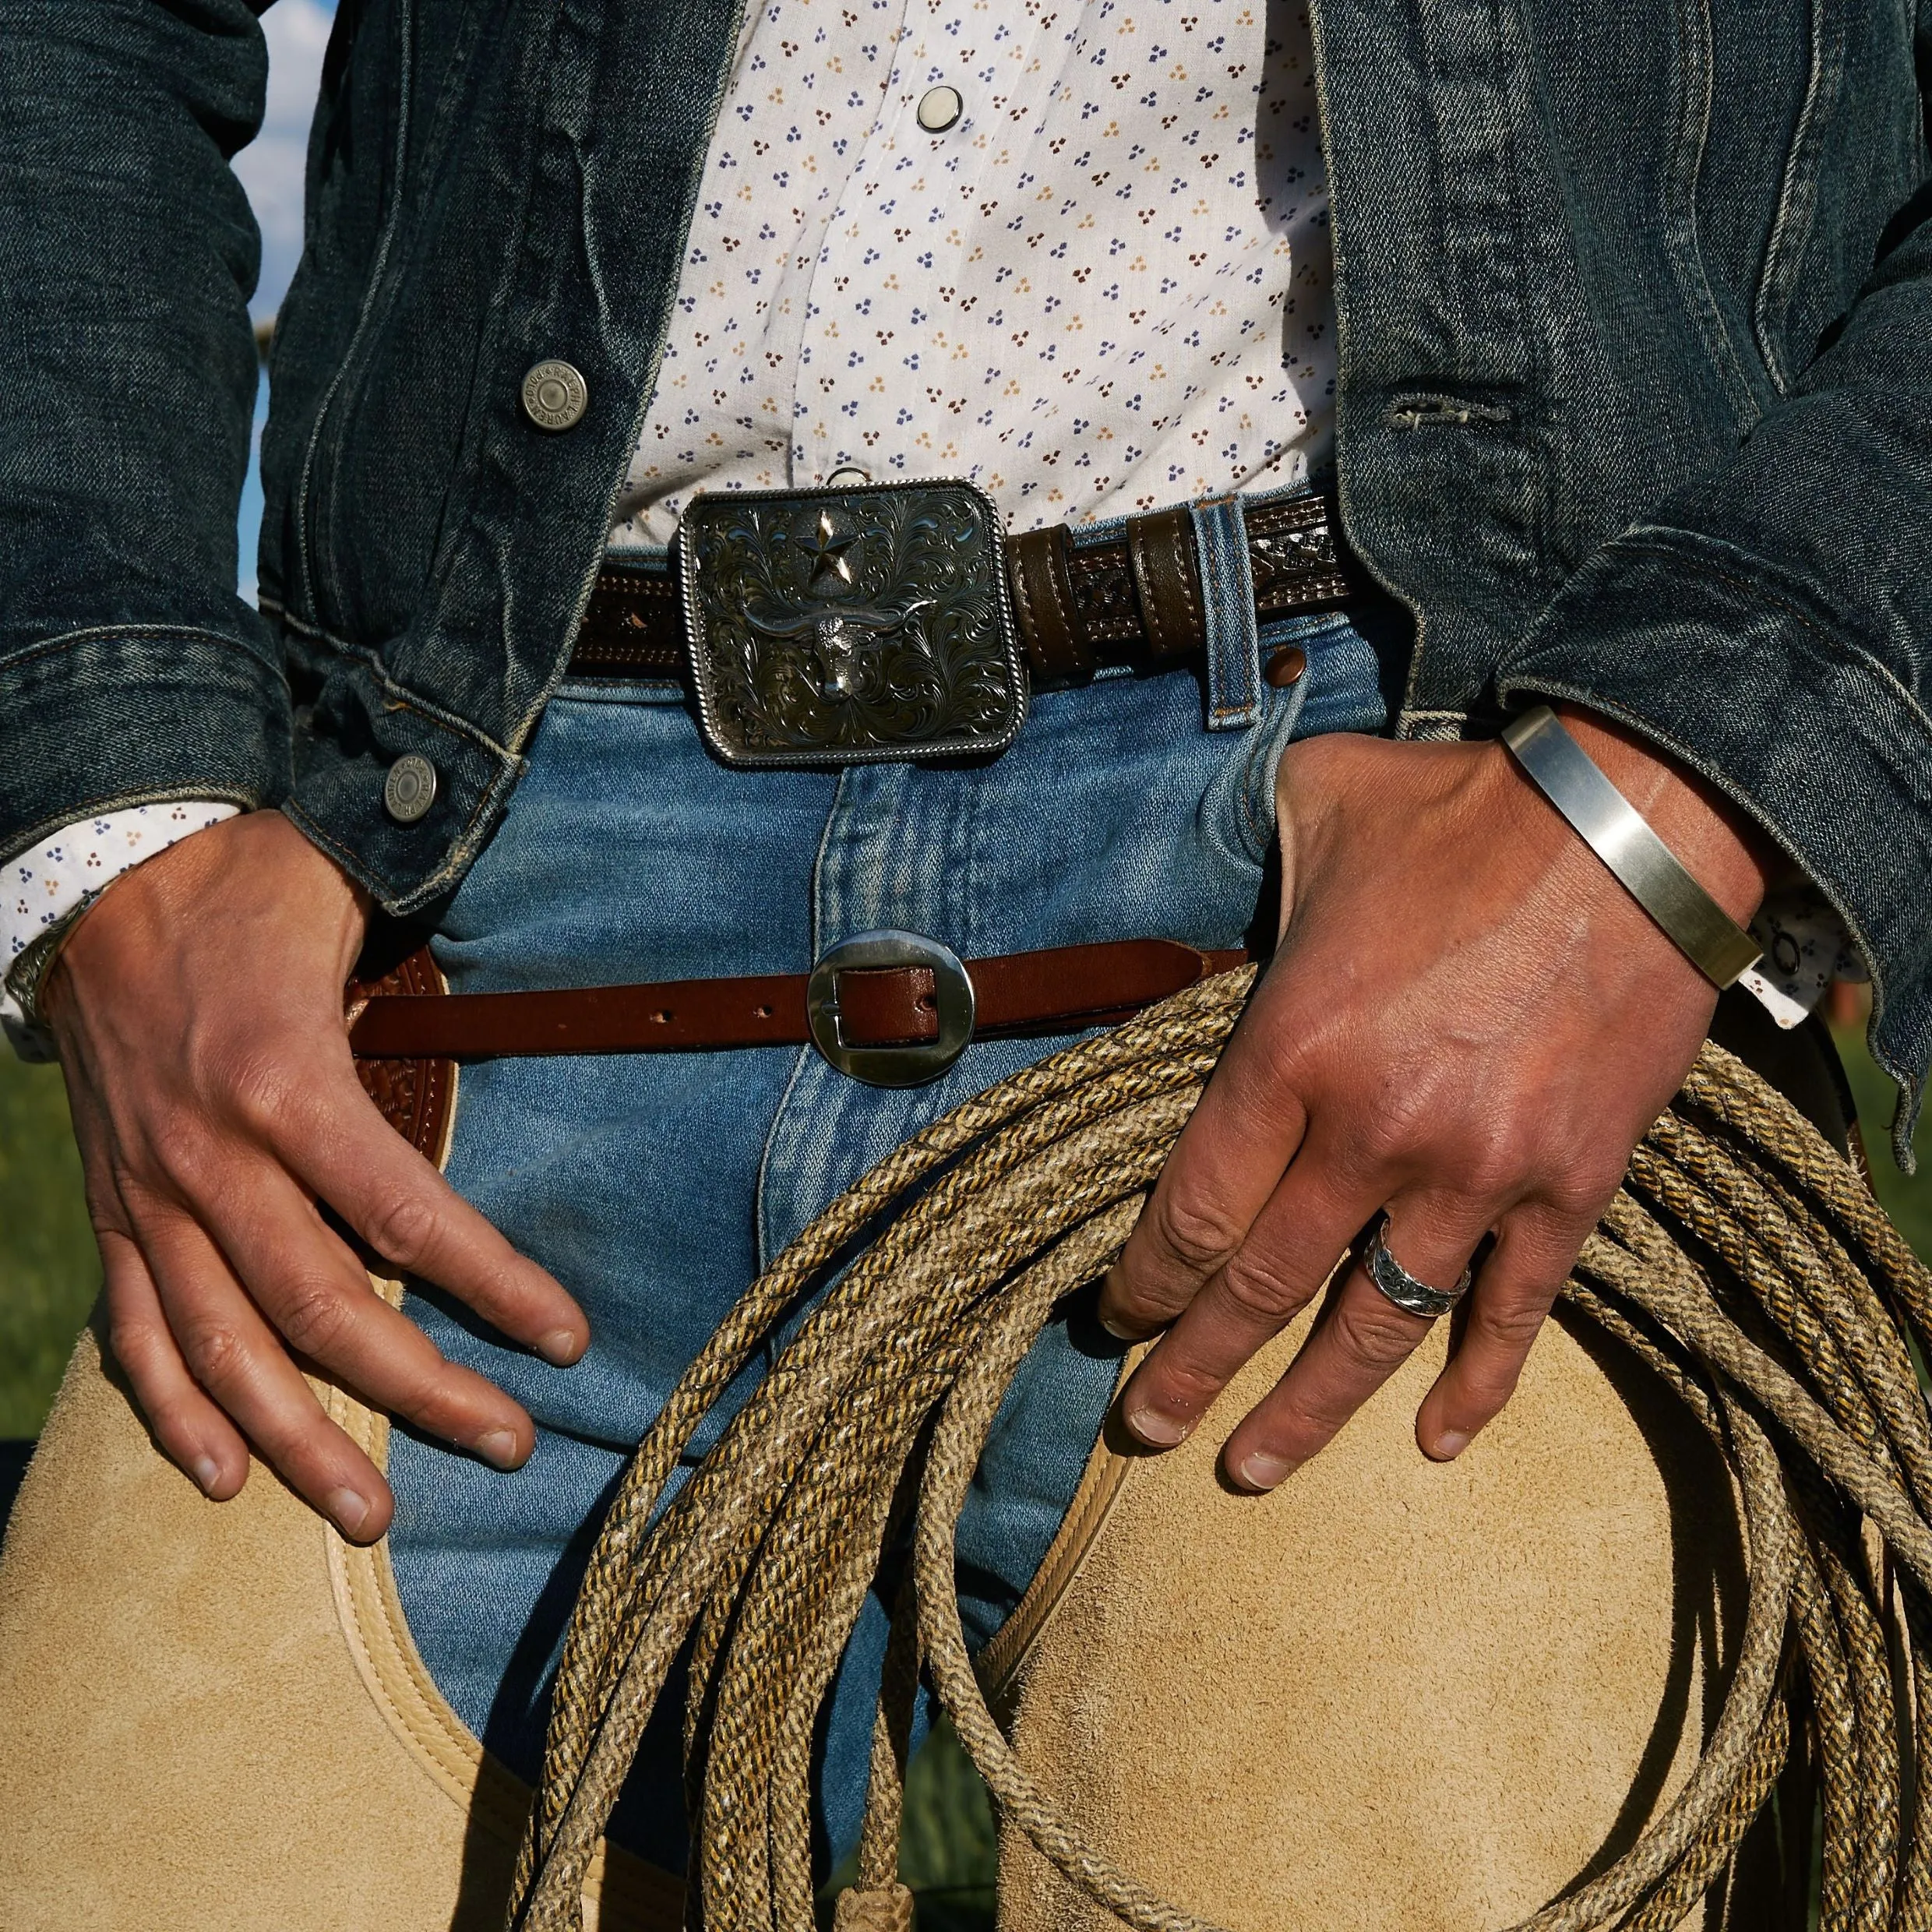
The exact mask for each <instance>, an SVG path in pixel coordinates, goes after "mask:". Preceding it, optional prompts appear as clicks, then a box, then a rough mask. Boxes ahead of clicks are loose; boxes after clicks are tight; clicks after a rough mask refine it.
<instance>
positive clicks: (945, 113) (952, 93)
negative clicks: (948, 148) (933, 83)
mask: <svg viewBox="0 0 1932 1932" xmlns="http://www.w3.org/2000/svg"><path fill="white" fill-rule="evenodd" d="M965 111H966V103H965V102H964V100H961V98H960V92H959V90H958V89H957V87H929V88H927V90H925V93H922V95H920V97H919V106H918V117H919V125H920V126H921V127H922V128H924V129H925V131H926V132H927V133H928V134H943V133H944V132H946V130H947V129H948V128H950V127H951V126H952V125H954V122H957V120H958V119H959V117H960V116H961V115H962V114H964V112H965Z"/></svg>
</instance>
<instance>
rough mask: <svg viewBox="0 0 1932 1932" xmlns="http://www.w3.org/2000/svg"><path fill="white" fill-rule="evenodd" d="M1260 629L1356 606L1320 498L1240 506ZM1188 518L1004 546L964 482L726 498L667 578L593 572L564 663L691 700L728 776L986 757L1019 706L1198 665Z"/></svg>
mask: <svg viewBox="0 0 1932 1932" xmlns="http://www.w3.org/2000/svg"><path fill="white" fill-rule="evenodd" d="M1241 521H1242V524H1243V526H1244V527H1245V537H1246V555H1245V563H1246V576H1247V578H1248V579H1249V580H1250V582H1251V586H1252V594H1253V609H1254V615H1255V617H1256V619H1257V621H1258V622H1262V623H1266V622H1269V621H1271V620H1272V619H1277V618H1282V617H1288V616H1292V615H1296V614H1298V613H1300V612H1310V611H1318V610H1323V609H1331V608H1339V607H1340V606H1341V605H1345V604H1346V603H1347V602H1348V601H1349V600H1350V598H1352V595H1354V594H1355V593H1356V589H1357V588H1358V586H1357V585H1356V583H1354V582H1352V578H1351V574H1350V567H1349V564H1348V562H1347V560H1346V559H1345V555H1344V553H1343V552H1342V550H1341V546H1340V545H1339V543H1338V539H1337V534H1336V519H1335V516H1334V508H1333V506H1332V504H1331V502H1330V500H1329V499H1328V498H1327V497H1326V496H1324V495H1318V494H1317V495H1302V496H1294V497H1285V498H1280V499H1274V500H1271V501H1267V502H1259V503H1256V504H1254V505H1253V506H1246V505H1244V506H1243V514H1242V518H1241ZM676 556H677V567H676V568H675V569H669V568H666V567H665V566H653V565H647V564H643V563H641V562H640V563H630V562H626V561H625V560H624V559H622V557H619V556H612V557H611V558H609V559H607V560H606V562H605V566H604V567H603V568H602V569H601V570H600V571H599V573H598V578H597V583H596V587H595V588H594V591H593V592H592V594H591V599H590V602H589V605H588V607H587V609H586V611H585V612H584V615H583V622H582V623H581V625H580V627H579V629H578V632H577V635H576V639H575V640H574V642H573V644H572V647H571V652H570V658H569V675H571V676H573V677H574V678H580V679H626V680H639V679H679V680H688V681H689V683H690V684H691V686H692V687H693V695H694V696H695V698H696V706H697V710H698V716H699V724H700V728H701V729H702V730H703V733H704V735H705V738H706V740H707V742H708V743H709V744H710V746H711V748H712V749H713V750H714V751H715V752H716V753H717V755H718V756H720V757H721V758H722V759H723V760H724V761H725V762H726V763H728V764H732V765H736V766H741V767H759V766H772V765H811V764H823V765H831V764H846V763H862V762H865V761H866V760H873V759H882V758H906V757H932V756H961V755H968V754H971V753H996V752H999V751H1001V750H1003V749H1005V748H1006V746H1007V745H1008V744H1010V742H1012V739H1013V738H1014V735H1015V734H1017V732H1018V730H1019V727H1020V723H1021V718H1022V717H1023V716H1024V711H1025V707H1026V693H1027V686H1028V682H1029V681H1030V682H1031V683H1034V684H1042V683H1059V682H1071V681H1077V680H1079V679H1084V678H1087V677H1090V676H1091V675H1093V674H1094V673H1095V672H1097V671H1101V670H1105V669H1109V668H1115V667H1126V668H1133V669H1137V670H1158V669H1165V668H1169V667H1174V666H1178V665H1183V664H1185V663H1186V662H1188V661H1190V660H1193V659H1195V658H1199V657H1200V655H1201V654H1202V653H1203V652H1204V650H1205V648H1206V645H1207V626H1208V617H1209V600H1208V594H1207V590H1206V588H1205V587H1204V581H1203V572H1202V568H1201V559H1200V539H1199V538H1198V536H1197V521H1196V517H1195V514H1194V513H1193V512H1191V511H1190V510H1189V509H1186V508H1180V509H1164V510H1158V511H1155V512H1154V513H1151V514H1149V515H1147V516H1134V517H1130V518H1129V519H1127V520H1126V524H1125V527H1124V528H1123V531H1121V533H1120V534H1118V535H1109V536H1105V537H1102V538H1098V539H1095V538H1091V537H1082V538H1079V539H1076V537H1075V535H1074V533H1073V532H1072V531H1070V530H1069V529H1067V528H1066V527H1065V526H1063V525H1056V526H1055V527H1052V528H1049V529H1046V530H1040V531H1028V532H1027V533H1026V534H1023V535H1021V536H1018V537H1014V538H1008V537H1007V536H1006V535H1005V534H1004V533H1003V530H1002V528H1001V526H1000V523H999V516H998V513H997V512H996V510H995V509H994V507H993V506H992V503H991V502H989V500H988V499H986V497H985V495H983V494H982V492H979V491H978V490H977V489H975V488H972V487H971V485H966V484H961V483H950V482H930V483H911V484H898V485H883V486H873V485H868V486H866V487H864V488H853V489H844V490H840V489H834V490H819V491H811V492H762V491H742V492H716V493H714V494H711V495H703V496H700V497H698V498H696V499H693V502H691V503H690V504H689V505H688V506H686V510H685V513H684V515H683V517H682V522H681V525H680V528H679V541H678V546H677V552H676Z"/></svg>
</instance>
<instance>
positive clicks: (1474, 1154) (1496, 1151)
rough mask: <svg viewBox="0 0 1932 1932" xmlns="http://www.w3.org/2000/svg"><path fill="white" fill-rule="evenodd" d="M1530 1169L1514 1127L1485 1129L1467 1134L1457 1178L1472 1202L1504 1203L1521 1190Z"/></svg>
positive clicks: (1487, 1127)
mask: <svg viewBox="0 0 1932 1932" xmlns="http://www.w3.org/2000/svg"><path fill="white" fill-rule="evenodd" d="M1529 1165H1530V1155H1529V1151H1528V1149H1527V1148H1525V1146H1524V1145H1523V1144H1522V1141H1521V1136H1520V1135H1519V1134H1518V1132H1517V1131H1516V1130H1515V1129H1514V1127H1513V1126H1509V1125H1506V1124H1503V1123H1497V1124H1495V1125H1484V1126H1478V1127H1475V1128H1472V1129H1471V1130H1468V1132H1467V1133H1466V1134H1465V1139H1464V1144H1463V1147H1462V1150H1461V1155H1460V1158H1458V1161H1457V1163H1456V1176H1455V1178H1456V1181H1457V1183H1458V1186H1460V1187H1461V1190H1462V1192H1463V1193H1464V1194H1465V1196H1466V1197H1468V1198H1469V1199H1471V1200H1474V1201H1476V1202H1479V1203H1486V1202H1489V1201H1495V1200H1504V1199H1507V1198H1509V1197H1512V1196H1514V1194H1515V1193H1516V1192H1517V1191H1518V1189H1519V1188H1521V1186H1522V1183H1523V1177H1524V1176H1525V1173H1526V1172H1528V1169H1529Z"/></svg>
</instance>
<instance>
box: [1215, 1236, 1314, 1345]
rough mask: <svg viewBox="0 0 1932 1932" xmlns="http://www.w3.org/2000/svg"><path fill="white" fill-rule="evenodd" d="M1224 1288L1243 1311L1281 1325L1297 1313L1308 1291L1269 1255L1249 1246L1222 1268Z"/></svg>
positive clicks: (1276, 1325)
mask: <svg viewBox="0 0 1932 1932" xmlns="http://www.w3.org/2000/svg"><path fill="white" fill-rule="evenodd" d="M1221 1282H1222V1289H1223V1291H1224V1292H1225V1293H1226V1295H1227V1297H1228V1299H1229V1301H1231V1302H1232V1303H1233V1304H1234V1305H1235V1306H1236V1308H1238V1309H1239V1310H1240V1311H1241V1312H1242V1313H1243V1314H1244V1315H1247V1316H1250V1317H1253V1318H1254V1319H1255V1320H1259V1321H1262V1322H1265V1323H1267V1324H1270V1325H1271V1326H1272V1327H1281V1326H1282V1325H1283V1324H1285V1323H1286V1322H1288V1321H1289V1320H1292V1318H1293V1317H1295V1316H1296V1314H1298V1313H1299V1312H1300V1310H1301V1309H1302V1307H1303V1305H1304V1304H1305V1303H1306V1301H1307V1299H1308V1296H1307V1295H1306V1293H1305V1292H1303V1290H1302V1289H1300V1288H1299V1287H1298V1286H1297V1285H1296V1284H1295V1283H1294V1282H1292V1281H1291V1280H1289V1278H1287V1277H1286V1276H1285V1274H1283V1273H1282V1271H1281V1269H1280V1268H1279V1267H1278V1266H1276V1265H1275V1264H1273V1263H1272V1262H1271V1261H1270V1260H1268V1259H1267V1257H1264V1256H1261V1255H1257V1254H1253V1253H1250V1251H1249V1250H1247V1249H1246V1248H1243V1249H1242V1250H1240V1251H1239V1253H1236V1254H1235V1255H1233V1256H1232V1257H1230V1258H1229V1261H1228V1263H1227V1264H1226V1266H1225V1267H1223V1268H1222V1271H1221Z"/></svg>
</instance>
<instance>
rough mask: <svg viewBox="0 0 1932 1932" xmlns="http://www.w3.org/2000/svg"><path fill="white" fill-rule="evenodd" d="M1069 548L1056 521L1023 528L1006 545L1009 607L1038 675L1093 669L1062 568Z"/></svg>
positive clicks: (1082, 673)
mask: <svg viewBox="0 0 1932 1932" xmlns="http://www.w3.org/2000/svg"><path fill="white" fill-rule="evenodd" d="M1072 547H1073V546H1072V545H1071V544H1070V543H1069V541H1067V535H1066V526H1065V525H1064V524H1052V525H1051V526H1050V527H1049V528H1047V529H1045V530H1029V531H1026V532H1025V533H1024V534H1023V535H1021V536H1017V537H1015V538H1012V539H1011V540H1010V541H1009V542H1008V544H1007V560H1008V562H1009V564H1010V569H1011V573H1012V576H1013V604H1014V615H1016V616H1017V618H1018V619H1019V620H1020V633H1021V636H1023V637H1024V639H1025V640H1026V648H1027V658H1028V662H1029V663H1030V664H1031V666H1032V668H1033V672H1034V675H1035V676H1036V677H1038V678H1042V679H1062V678H1085V677H1091V675H1093V672H1094V668H1095V665H1094V653H1093V647H1092V646H1091V644H1090V643H1088V641H1087V633H1086V631H1085V629H1084V627H1083V626H1082V625H1081V620H1080V610H1079V607H1078V605H1077V604H1076V603H1075V602H1074V579H1073V574H1072V573H1071V571H1070V569H1068V567H1067V552H1069V551H1070V549H1071V548H1072Z"/></svg>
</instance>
